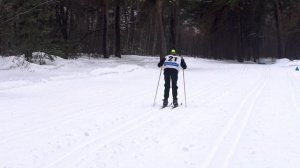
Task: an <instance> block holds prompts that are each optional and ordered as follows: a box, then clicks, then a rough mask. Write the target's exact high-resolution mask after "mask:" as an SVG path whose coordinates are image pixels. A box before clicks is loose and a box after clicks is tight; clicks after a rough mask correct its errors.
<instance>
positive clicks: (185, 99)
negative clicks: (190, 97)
mask: <svg viewBox="0 0 300 168" xmlns="http://www.w3.org/2000/svg"><path fill="white" fill-rule="evenodd" d="M182 75H183V86H184V101H185V107H186V106H187V105H186V90H185V78H184V70H183V71H182Z"/></svg>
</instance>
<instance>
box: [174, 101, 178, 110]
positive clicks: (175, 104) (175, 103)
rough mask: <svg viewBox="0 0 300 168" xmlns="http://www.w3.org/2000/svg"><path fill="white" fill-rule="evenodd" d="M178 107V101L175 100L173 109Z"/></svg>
mask: <svg viewBox="0 0 300 168" xmlns="http://www.w3.org/2000/svg"><path fill="white" fill-rule="evenodd" d="M176 107H178V101H177V100H173V108H176Z"/></svg>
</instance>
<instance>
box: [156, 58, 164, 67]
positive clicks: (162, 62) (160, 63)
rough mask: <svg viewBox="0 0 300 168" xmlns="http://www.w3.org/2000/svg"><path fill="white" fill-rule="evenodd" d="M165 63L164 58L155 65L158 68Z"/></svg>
mask: <svg viewBox="0 0 300 168" xmlns="http://www.w3.org/2000/svg"><path fill="white" fill-rule="evenodd" d="M165 61H166V58H163V59H160V61H159V63H158V64H157V66H158V67H161V66H163V65H164V63H165Z"/></svg>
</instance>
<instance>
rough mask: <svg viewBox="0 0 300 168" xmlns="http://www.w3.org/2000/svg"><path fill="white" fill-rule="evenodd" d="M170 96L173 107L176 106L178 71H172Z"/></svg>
mask: <svg viewBox="0 0 300 168" xmlns="http://www.w3.org/2000/svg"><path fill="white" fill-rule="evenodd" d="M171 78H172V95H173V104H174V105H178V102H177V90H178V86H177V80H178V71H177V70H174V71H173V72H172V76H171Z"/></svg>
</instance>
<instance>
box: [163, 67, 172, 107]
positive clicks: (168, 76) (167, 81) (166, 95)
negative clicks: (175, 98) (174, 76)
mask: <svg viewBox="0 0 300 168" xmlns="http://www.w3.org/2000/svg"><path fill="white" fill-rule="evenodd" d="M164 77H165V91H164V104H165V103H166V104H168V98H169V92H170V79H171V74H170V72H169V70H168V69H165V70H164Z"/></svg>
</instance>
